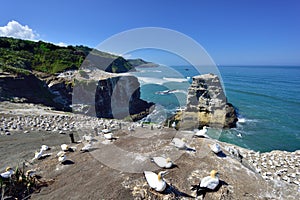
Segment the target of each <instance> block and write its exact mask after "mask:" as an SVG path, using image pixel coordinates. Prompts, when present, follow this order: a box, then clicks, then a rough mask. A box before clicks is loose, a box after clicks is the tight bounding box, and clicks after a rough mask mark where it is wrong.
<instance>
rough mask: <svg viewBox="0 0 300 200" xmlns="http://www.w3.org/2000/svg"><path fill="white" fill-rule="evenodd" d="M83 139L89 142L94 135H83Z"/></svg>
mask: <svg viewBox="0 0 300 200" xmlns="http://www.w3.org/2000/svg"><path fill="white" fill-rule="evenodd" d="M83 140H85V141H87V142H89V141H92V140H93V136H92V135H84V136H83Z"/></svg>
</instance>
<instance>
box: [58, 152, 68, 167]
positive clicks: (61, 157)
mask: <svg viewBox="0 0 300 200" xmlns="http://www.w3.org/2000/svg"><path fill="white" fill-rule="evenodd" d="M57 156H58V161H59V162H60V163H61V164H63V162H64V161H66V160H67V156H66V153H65V152H63V151H60V152H58V154H57Z"/></svg>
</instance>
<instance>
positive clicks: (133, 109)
mask: <svg viewBox="0 0 300 200" xmlns="http://www.w3.org/2000/svg"><path fill="white" fill-rule="evenodd" d="M83 74H84V75H83ZM83 76H84V77H83ZM98 77H99V78H98ZM73 103H74V104H75V106H76V105H77V107H76V110H77V111H79V112H81V113H85V114H89V115H94V114H96V116H97V117H99V118H116V119H124V118H127V117H131V119H132V120H133V121H136V120H139V119H142V118H144V117H145V116H146V115H147V114H149V112H150V107H151V106H152V105H154V104H153V103H148V102H146V101H144V100H142V99H140V84H139V82H138V79H137V78H136V77H135V76H131V75H117V74H112V73H106V72H103V71H99V70H96V71H92V72H89V73H86V74H85V72H81V75H79V76H77V77H76V79H75V86H74V92H73ZM73 108H74V107H73Z"/></svg>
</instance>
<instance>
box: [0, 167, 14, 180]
mask: <svg viewBox="0 0 300 200" xmlns="http://www.w3.org/2000/svg"><path fill="white" fill-rule="evenodd" d="M13 174H14V170H13V169H12V168H11V167H7V168H6V169H5V172H3V173H1V174H0V176H1V177H2V178H4V179H8V178H10V177H11V175H13Z"/></svg>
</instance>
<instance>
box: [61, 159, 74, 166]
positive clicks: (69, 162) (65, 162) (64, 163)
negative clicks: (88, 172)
mask: <svg viewBox="0 0 300 200" xmlns="http://www.w3.org/2000/svg"><path fill="white" fill-rule="evenodd" d="M62 164H63V165H73V164H75V163H74V162H73V161H72V160H65V161H64V162H62Z"/></svg>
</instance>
